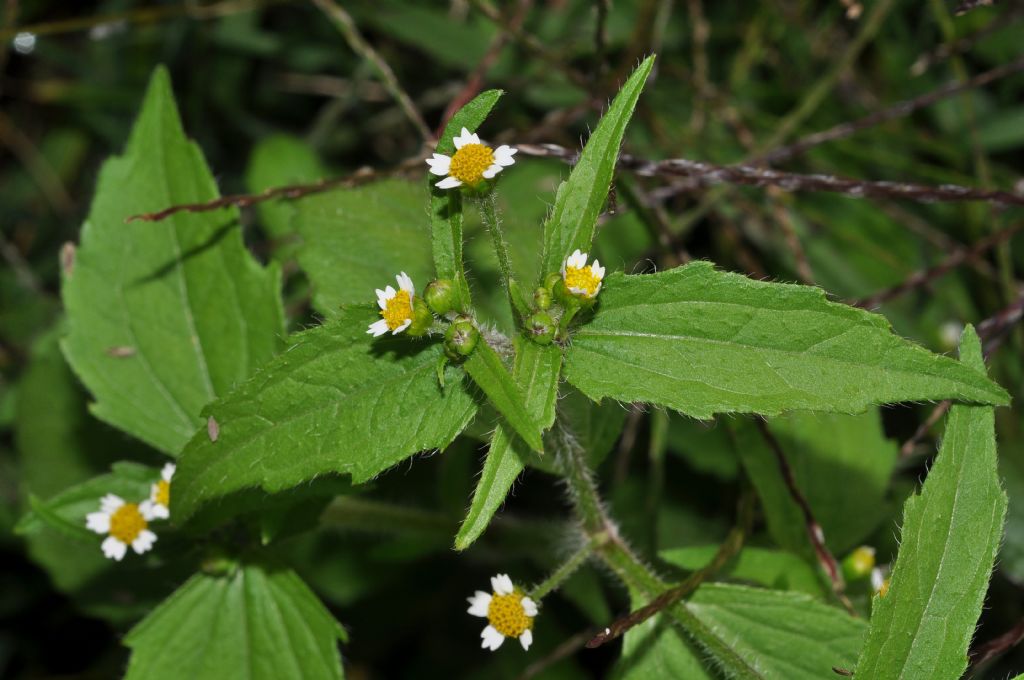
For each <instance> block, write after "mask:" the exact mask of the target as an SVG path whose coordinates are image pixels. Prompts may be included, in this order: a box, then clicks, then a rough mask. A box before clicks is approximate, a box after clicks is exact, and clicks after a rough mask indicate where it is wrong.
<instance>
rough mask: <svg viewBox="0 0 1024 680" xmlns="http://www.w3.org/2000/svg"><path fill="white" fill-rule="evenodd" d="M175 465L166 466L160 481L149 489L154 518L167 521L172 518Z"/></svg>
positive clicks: (161, 472)
mask: <svg viewBox="0 0 1024 680" xmlns="http://www.w3.org/2000/svg"><path fill="white" fill-rule="evenodd" d="M174 470H175V467H174V463H168V464H167V465H164V469H163V470H161V471H160V481H159V482H157V483H156V484H154V485H153V486H151V487H150V488H149V502H150V503H151V504H152V505H153V517H156V518H158V519H167V518H168V517H170V516H171V477H173V476H174Z"/></svg>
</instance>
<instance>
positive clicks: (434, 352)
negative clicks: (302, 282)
mask: <svg viewBox="0 0 1024 680" xmlns="http://www.w3.org/2000/svg"><path fill="white" fill-rule="evenodd" d="M375 318H379V317H378V315H377V312H376V310H371V309H370V308H369V307H368V306H362V307H349V308H346V309H344V310H342V312H341V313H340V315H339V316H338V318H337V319H335V320H334V321H332V322H331V323H329V324H327V325H324V326H318V327H316V328H313V329H310V330H308V331H305V332H303V333H299V334H297V335H295V336H293V338H292V344H291V347H290V348H289V349H288V350H287V351H286V352H284V353H282V354H281V355H280V356H278V357H277V358H275V359H274V360H273V361H271V362H270V363H268V364H267V365H266V366H265V367H264V368H263V369H262V370H261V371H260V372H258V373H257V374H256V375H255V376H253V378H252V379H250V380H249V381H247V382H245V383H242V384H241V385H239V386H238V387H237V388H236V389H235V390H234V391H233V392H232V393H231V394H229V395H227V396H226V397H224V398H223V399H221V400H219V401H217V402H216V403H214V404H212V405H211V406H210V407H209V408H208V409H207V410H206V411H204V414H205V415H208V416H210V417H212V418H214V419H215V421H216V422H217V424H218V426H219V436H218V437H217V440H216V441H211V440H210V437H209V436H208V434H207V432H206V431H205V430H204V431H203V432H200V433H198V434H197V435H196V436H195V438H193V440H192V441H191V442H189V444H188V446H187V447H186V448H185V451H184V453H183V455H182V458H181V464H180V465H179V466H178V471H177V472H176V473H175V477H174V494H173V497H172V500H171V511H172V513H173V515H172V516H173V518H174V519H175V521H177V522H181V521H183V520H185V519H187V518H188V517H189V516H191V515H192V514H193V513H195V512H196V511H197V510H198V509H199V507H200V506H201V505H203V504H204V503H208V502H209V501H212V500H215V499H219V498H222V497H224V496H227V495H228V494H232V493H237V492H239V491H241V490H242V489H246V488H251V487H259V488H261V489H263V490H264V491H267V492H270V493H275V492H278V491H282V490H284V489H288V488H291V487H293V486H296V485H299V484H302V483H304V482H307V481H309V480H311V479H314V478H315V477H319V476H321V475H324V474H328V473H338V474H347V475H351V476H352V481H353V482H355V483H360V482H364V481H366V480H368V479H370V478H372V477H374V476H376V475H378V474H380V473H381V472H383V471H384V470H386V469H388V468H390V467H391V466H393V465H395V464H396V463H398V462H400V461H402V460H404V459H405V458H408V457H409V456H411V455H412V454H414V453H416V452H418V451H425V450H429V449H444V448H445V447H446V446H447V445H448V444H449V443H451V441H452V440H453V439H454V438H455V437H456V436H457V435H458V434H459V432H461V431H462V429H463V428H464V427H465V426H466V425H467V423H469V421H470V419H471V418H472V417H473V415H474V414H475V413H476V408H477V404H476V401H475V399H474V397H473V395H472V394H471V393H470V391H469V390H467V388H466V385H465V384H464V382H463V381H464V380H465V378H464V375H463V374H462V371H461V369H458V368H456V367H453V366H449V367H448V368H447V373H446V380H445V384H446V387H445V388H444V389H442V388H441V387H440V385H439V384H438V380H437V371H436V366H437V362H438V359H439V358H440V356H441V347H440V345H438V344H436V343H432V342H429V341H426V340H417V339H414V338H410V337H409V336H406V335H399V336H384V337H381V338H376V339H372V338H370V337H369V336H368V335H367V334H366V329H367V327H368V325H369V324H370V322H372V321H373V320H374V319H375Z"/></svg>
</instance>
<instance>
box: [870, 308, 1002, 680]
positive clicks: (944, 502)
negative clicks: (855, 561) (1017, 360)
mask: <svg viewBox="0 0 1024 680" xmlns="http://www.w3.org/2000/svg"><path fill="white" fill-rule="evenodd" d="M960 360H961V361H962V362H963V365H964V366H965V367H966V368H967V369H969V370H972V371H976V372H977V373H978V374H979V375H984V374H985V364H984V361H983V359H982V356H981V341H980V340H979V339H978V335H977V334H976V333H975V332H974V329H973V328H971V327H968V328H967V329H966V330H965V331H964V334H963V337H962V338H961V340H960ZM1005 514H1006V494H1005V493H1004V492H1003V489H1002V487H1001V486H1000V484H999V474H998V472H997V460H996V441H995V417H994V413H993V409H992V408H989V407H984V406H966V405H955V406H953V408H952V409H950V412H949V423H948V424H947V426H946V432H945V436H944V438H943V440H942V448H941V449H940V450H939V454H938V457H937V458H936V460H935V462H934V464H933V465H932V467H931V470H930V471H929V472H928V477H927V479H926V480H925V483H924V486H923V488H922V489H921V494H920V495H918V496H912V497H911V498H910V499H908V500H907V503H906V506H905V509H904V521H903V530H902V540H901V541H900V545H901V548H900V552H899V555H898V557H897V558H896V564H895V566H894V568H893V572H892V578H891V581H890V586H889V592H888V594H887V595H886V596H885V597H881V598H880V597H877V596H876V597H875V599H874V603H873V605H874V606H873V610H874V611H873V613H872V616H871V629H870V632H869V634H868V640H867V643H866V644H865V646H864V651H863V653H862V655H861V658H860V660H859V661H858V662H857V677H859V678H872V680H874V679H876V678H878V679H884V678H898V677H920V678H933V679H934V680H940V679H941V678H951V679H952V678H959V677H960V676H961V675H962V674H963V672H964V669H966V668H967V648H968V645H969V644H970V642H971V637H972V636H973V635H974V630H975V627H976V625H977V622H978V616H979V615H980V614H981V607H982V603H983V601H984V598H985V591H986V590H987V588H988V580H989V575H990V574H991V572H992V563H993V560H994V559H995V554H996V550H998V548H999V540H1000V537H1001V536H1002V532H1003V519H1004V517H1005Z"/></svg>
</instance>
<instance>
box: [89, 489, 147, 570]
mask: <svg viewBox="0 0 1024 680" xmlns="http://www.w3.org/2000/svg"><path fill="white" fill-rule="evenodd" d="M154 518H155V515H154V514H153V504H152V503H151V502H150V501H148V500H147V501H142V502H141V503H139V504H138V505H136V504H135V503H125V502H124V499H123V498H121V497H120V496H115V495H114V494H112V493H108V494H107V495H106V496H104V497H103V499H102V500H100V511H99V512H91V513H89V515H88V516H87V517H86V518H85V526H87V527H89V529H91V530H92V531H95V532H96V533H97V534H107V538H106V539H105V540H104V541H103V545H102V546H101V547H102V549H103V554H104V555H105V556H106V557H109V558H111V559H114V560H117V561H118V562H120V561H121V559H122V558H123V557H124V555H125V553H126V552H127V551H128V546H129V545H130V546H131V547H132V550H134V551H135V552H136V553H138V554H139V555H141V554H142V553H144V552H146V551H147V550H149V549H150V548H152V547H153V544H154V543H155V542H156V534H154V533H153V532H152V531H150V530H149V522H150V521H152V520H153V519H154Z"/></svg>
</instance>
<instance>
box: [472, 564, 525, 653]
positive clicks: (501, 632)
mask: <svg viewBox="0 0 1024 680" xmlns="http://www.w3.org/2000/svg"><path fill="white" fill-rule="evenodd" d="M491 589H492V590H493V591H494V592H493V593H485V592H484V591H482V590H478V591H476V594H475V595H473V597H469V598H466V599H467V600H468V601H469V610H468V611H469V613H470V614H472V615H473V616H479V617H482V618H486V619H487V627H486V628H484V631H483V632H482V633H480V637H481V638H482V640H483V643H482V644H481V645H480V646H481V647H483V648H485V649H489V650H491V651H492V652H493V651H494V650H496V649H497V648H498V647H501V643H502V642H504V641H505V638H507V637H511V638H519V644H521V645H522V646H523V649H529V648H530V645H531V644H533V617H535V616H537V603H536V602H534V601H533V600H531V599H530V598H528V597H526V596H525V595H523V592H522V591H521V590H519V588H516V587H515V586H513V585H512V579H510V578H509V577H508V574H498V575H497V576H495V577H494V578H492V579H491Z"/></svg>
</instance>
